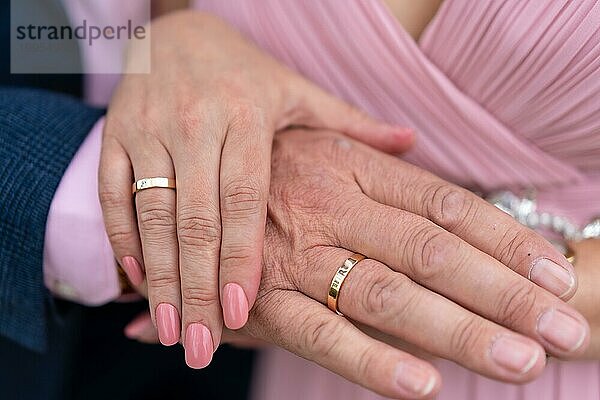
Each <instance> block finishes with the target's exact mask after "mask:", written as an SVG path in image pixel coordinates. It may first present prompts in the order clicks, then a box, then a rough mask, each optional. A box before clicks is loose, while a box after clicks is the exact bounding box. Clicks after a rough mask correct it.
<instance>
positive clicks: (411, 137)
mask: <svg viewBox="0 0 600 400" xmlns="http://www.w3.org/2000/svg"><path fill="white" fill-rule="evenodd" d="M291 85H292V86H291V96H290V97H289V98H292V99H295V100H296V104H295V105H294V108H295V110H294V112H292V113H291V115H293V116H294V118H293V119H292V120H291V121H288V122H289V123H288V125H304V126H307V127H310V128H325V129H332V130H335V131H339V132H342V133H345V134H346V135H347V136H349V137H352V138H354V139H356V140H359V141H361V142H363V143H365V144H368V145H370V146H372V147H374V148H376V149H379V150H382V151H385V152H387V153H402V152H404V151H406V150H408V149H409V148H410V147H411V146H412V145H413V143H414V141H415V133H414V131H413V130H412V129H410V128H405V127H399V126H394V125H390V124H387V123H385V122H382V121H378V120H376V119H375V118H373V117H371V116H370V115H368V114H367V113H365V112H364V111H361V110H359V109H357V108H356V107H353V106H351V105H349V104H348V103H346V102H344V101H342V100H340V99H338V98H336V97H335V96H332V95H331V94H329V93H327V92H325V91H324V90H323V89H321V88H319V87H318V86H316V85H314V84H312V83H310V82H308V81H306V80H304V79H302V78H301V79H297V80H293V81H292V83H291Z"/></svg>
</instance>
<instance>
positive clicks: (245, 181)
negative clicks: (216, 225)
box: [221, 176, 267, 220]
mask: <svg viewBox="0 0 600 400" xmlns="http://www.w3.org/2000/svg"><path fill="white" fill-rule="evenodd" d="M266 204H267V193H266V190H261V189H260V185H258V183H257V182H256V180H255V179H254V178H253V177H251V176H242V177H238V178H236V179H234V180H232V181H231V182H229V183H227V184H226V185H225V186H224V188H223V196H222V198H221V212H222V214H223V218H228V219H232V220H237V219H239V218H246V217H248V216H253V215H259V214H260V213H262V212H263V209H265V208H266Z"/></svg>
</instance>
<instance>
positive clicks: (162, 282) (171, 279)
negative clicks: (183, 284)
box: [146, 266, 179, 290]
mask: <svg viewBox="0 0 600 400" xmlns="http://www.w3.org/2000/svg"><path fill="white" fill-rule="evenodd" d="M146 271H147V273H146V275H147V279H148V288H149V289H150V290H152V289H162V288H169V287H173V286H179V275H178V274H177V273H174V272H173V271H174V269H169V268H161V267H153V266H146Z"/></svg>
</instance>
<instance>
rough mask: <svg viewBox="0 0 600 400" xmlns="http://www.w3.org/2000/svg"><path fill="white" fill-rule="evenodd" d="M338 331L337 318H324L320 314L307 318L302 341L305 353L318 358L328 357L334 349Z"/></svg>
mask: <svg viewBox="0 0 600 400" xmlns="http://www.w3.org/2000/svg"><path fill="white" fill-rule="evenodd" d="M339 331H340V319H339V318H335V317H333V318H324V316H323V315H322V314H316V315H314V316H310V317H308V319H307V320H306V324H305V330H304V332H305V334H304V341H303V342H304V343H303V346H304V350H305V352H306V353H309V354H310V353H312V354H315V355H317V356H318V357H319V358H327V357H329V356H330V355H331V354H332V351H333V350H334V348H335V345H336V342H337V340H336V339H337V337H338V335H339Z"/></svg>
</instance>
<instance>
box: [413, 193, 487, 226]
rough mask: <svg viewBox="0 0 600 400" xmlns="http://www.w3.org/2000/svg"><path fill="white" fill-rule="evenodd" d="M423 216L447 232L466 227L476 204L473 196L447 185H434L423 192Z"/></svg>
mask: <svg viewBox="0 0 600 400" xmlns="http://www.w3.org/2000/svg"><path fill="white" fill-rule="evenodd" d="M423 204H424V207H425V208H426V209H425V215H427V216H428V217H429V219H431V220H432V221H433V222H435V223H436V224H438V225H440V226H443V227H444V228H445V229H446V230H448V231H449V232H457V231H459V230H461V228H462V227H463V226H468V222H469V219H470V218H472V217H473V216H474V215H475V213H474V212H473V210H474V208H475V206H476V203H475V199H474V197H473V196H471V195H470V194H469V193H468V192H467V191H465V190H462V189H460V188H458V187H456V186H454V185H451V184H449V183H444V182H440V183H435V184H432V185H430V187H429V188H428V189H427V190H426V192H425V201H424V202H423Z"/></svg>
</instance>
